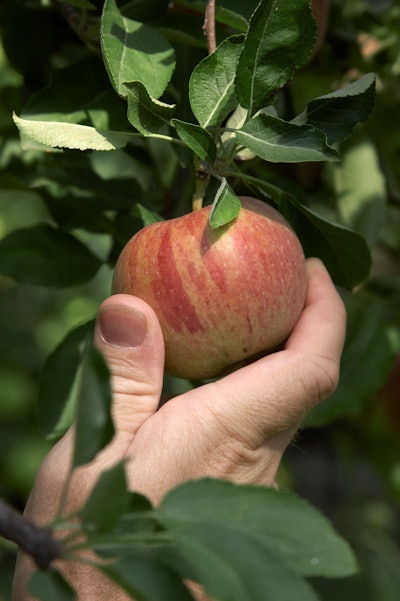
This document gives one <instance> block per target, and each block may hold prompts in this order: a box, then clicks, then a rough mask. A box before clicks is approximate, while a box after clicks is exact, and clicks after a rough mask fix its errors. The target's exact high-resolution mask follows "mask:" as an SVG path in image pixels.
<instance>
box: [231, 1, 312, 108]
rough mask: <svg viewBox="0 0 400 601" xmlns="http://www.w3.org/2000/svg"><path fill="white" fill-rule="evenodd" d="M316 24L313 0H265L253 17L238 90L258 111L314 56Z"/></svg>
mask: <svg viewBox="0 0 400 601" xmlns="http://www.w3.org/2000/svg"><path fill="white" fill-rule="evenodd" d="M315 34H316V25H315V20H314V18H313V16H312V13H311V8H310V2H309V0H291V1H290V2H281V1H280V0H262V1H261V2H260V4H259V5H258V7H257V8H256V10H255V11H254V13H253V15H252V17H251V19H250V25H249V30H248V32H247V35H246V39H245V42H244V48H243V51H242V53H241V55H240V58H239V64H238V69H237V76H236V93H237V96H238V99H239V102H240V104H241V105H242V106H243V107H244V108H247V109H248V110H249V113H250V115H254V113H256V112H257V111H258V110H259V109H261V108H263V107H265V106H267V105H268V104H270V103H271V101H272V97H273V95H274V94H275V93H276V92H277V91H278V90H279V88H281V87H282V86H284V85H285V84H286V83H287V82H288V81H289V80H290V79H292V77H293V75H294V72H295V70H296V69H299V68H300V67H301V66H303V65H304V64H305V63H306V62H307V60H308V59H309V57H310V54H311V52H312V50H313V47H314V44H315Z"/></svg>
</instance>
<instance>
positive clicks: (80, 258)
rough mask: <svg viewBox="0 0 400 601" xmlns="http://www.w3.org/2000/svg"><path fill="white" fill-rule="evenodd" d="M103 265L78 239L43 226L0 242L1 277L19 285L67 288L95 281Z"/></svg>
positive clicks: (12, 233)
mask: <svg viewBox="0 0 400 601" xmlns="http://www.w3.org/2000/svg"><path fill="white" fill-rule="evenodd" d="M100 266H101V261H100V260H99V259H98V258H97V257H95V256H94V255H93V254H92V253H91V252H90V251H89V249H88V248H87V247H86V246H85V245H84V244H82V242H80V241H79V240H78V239H77V238H75V237H74V236H72V234H69V233H67V232H64V231H62V230H58V229H55V228H53V227H51V226H49V225H45V224H41V225H36V226H33V227H31V228H23V229H19V230H15V231H14V232H11V233H10V234H9V235H8V236H6V237H5V238H3V240H1V241H0V273H2V274H3V275H7V276H9V277H11V278H13V279H14V280H17V281H18V282H23V283H24V284H33V285H36V286H47V287H54V288H66V287H68V286H76V285H78V284H83V283H84V282H86V281H87V280H89V279H91V278H93V277H94V276H95V275H96V273H97V271H98V269H99V268H100Z"/></svg>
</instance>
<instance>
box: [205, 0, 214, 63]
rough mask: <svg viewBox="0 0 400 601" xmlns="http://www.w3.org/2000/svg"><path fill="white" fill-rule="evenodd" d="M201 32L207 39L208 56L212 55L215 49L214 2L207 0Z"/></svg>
mask: <svg viewBox="0 0 400 601" xmlns="http://www.w3.org/2000/svg"><path fill="white" fill-rule="evenodd" d="M203 31H204V32H205V34H206V37H207V43H208V54H212V53H213V52H214V50H215V48H216V47H217V43H216V37H215V0H208V2H207V7H206V12H205V17H204V25H203Z"/></svg>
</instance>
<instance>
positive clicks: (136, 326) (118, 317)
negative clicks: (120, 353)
mask: <svg viewBox="0 0 400 601" xmlns="http://www.w3.org/2000/svg"><path fill="white" fill-rule="evenodd" d="M98 326H99V333H100V336H101V338H102V339H103V340H104V342H106V343H107V344H111V345H112V346H117V347H120V348H134V347H138V346H140V345H141V344H142V343H143V341H144V339H145V337H146V332H147V320H146V317H145V316H144V315H143V313H140V311H136V310H135V309H132V308H129V309H128V308H127V307H113V308H107V309H105V310H104V311H103V312H101V313H100V314H99V316H98Z"/></svg>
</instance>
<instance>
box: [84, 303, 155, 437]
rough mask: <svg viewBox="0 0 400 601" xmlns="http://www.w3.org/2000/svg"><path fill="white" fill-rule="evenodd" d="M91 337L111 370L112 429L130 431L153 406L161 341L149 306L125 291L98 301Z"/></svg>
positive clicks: (131, 432) (150, 413)
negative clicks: (93, 330) (98, 306)
mask: <svg viewBox="0 0 400 601" xmlns="http://www.w3.org/2000/svg"><path fill="white" fill-rule="evenodd" d="M94 342H95V345H96V347H97V348H98V350H99V351H100V352H101V353H102V354H103V356H104V358H105V360H106V362H107V364H108V367H109V369H110V372H111V387H112V393H113V408H112V410H113V419H114V426H115V429H116V431H117V432H128V433H129V434H131V435H134V434H135V433H136V432H137V430H138V429H139V428H140V426H141V425H142V423H143V422H144V421H145V420H146V419H147V418H148V417H150V416H151V415H152V414H153V413H154V412H155V411H156V410H157V408H158V405H159V402H160V395H161V390H162V383H163V372H164V341H163V336H162V333H161V328H160V325H159V322H158V319H157V317H156V315H155V313H154V311H153V309H152V308H151V307H150V306H149V305H148V304H147V303H146V302H144V301H143V300H141V299H139V298H136V297H134V296H130V295H127V294H116V295H114V296H110V297H109V298H108V299H107V300H106V301H104V302H103V303H102V305H101V306H100V309H99V312H98V315H97V319H96V326H95V333H94Z"/></svg>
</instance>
